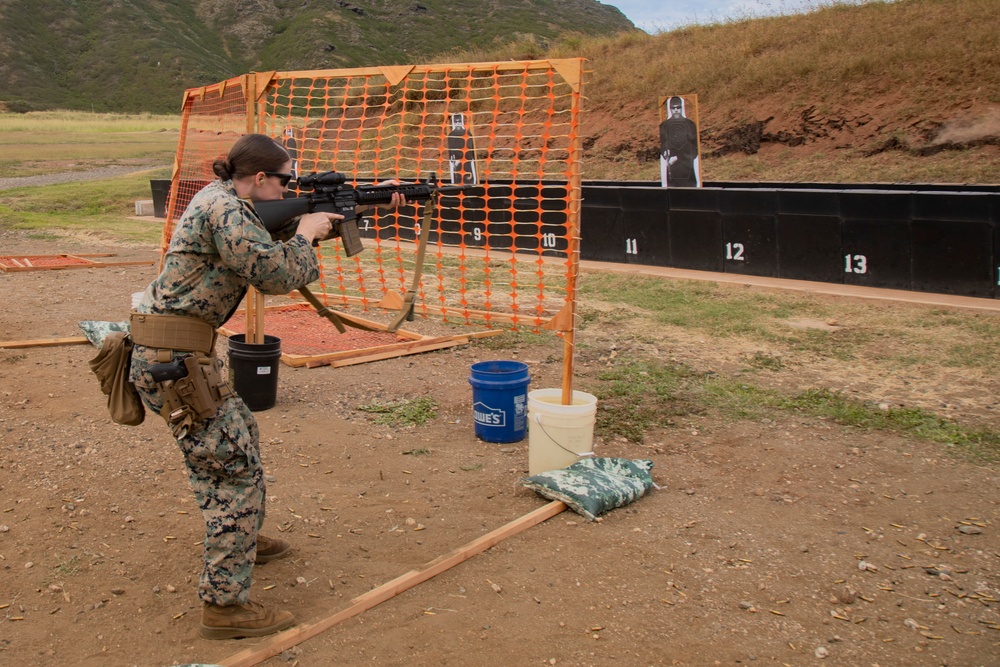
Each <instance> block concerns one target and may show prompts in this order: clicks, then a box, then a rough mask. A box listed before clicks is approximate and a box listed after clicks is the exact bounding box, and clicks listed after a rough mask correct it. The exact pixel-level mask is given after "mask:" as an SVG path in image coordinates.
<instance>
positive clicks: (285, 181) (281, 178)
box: [264, 171, 292, 187]
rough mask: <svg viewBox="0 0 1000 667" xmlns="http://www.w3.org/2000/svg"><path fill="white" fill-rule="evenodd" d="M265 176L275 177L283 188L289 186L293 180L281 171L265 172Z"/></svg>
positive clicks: (289, 175)
mask: <svg viewBox="0 0 1000 667" xmlns="http://www.w3.org/2000/svg"><path fill="white" fill-rule="evenodd" d="M264 174H265V175H266V176H274V177H275V178H276V179H278V182H279V183H281V186H282V187H284V186H286V185H288V182H289V181H290V180H292V175H291V174H283V173H281V172H280V171H265V172H264Z"/></svg>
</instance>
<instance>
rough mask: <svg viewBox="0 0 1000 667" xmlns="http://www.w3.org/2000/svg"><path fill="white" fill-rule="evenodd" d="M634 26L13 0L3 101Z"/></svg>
mask: <svg viewBox="0 0 1000 667" xmlns="http://www.w3.org/2000/svg"><path fill="white" fill-rule="evenodd" d="M621 31H635V27H634V26H633V25H632V23H631V22H630V21H629V20H628V19H626V18H625V16H624V15H623V14H622V13H621V12H620V11H618V10H617V9H616V8H614V7H611V6H610V5H603V4H601V3H600V2H597V0H506V1H505V2H498V0H465V1H464V2H463V3H462V5H461V7H460V8H459V7H457V6H456V4H455V3H452V2H448V1H447V0H407V1H406V2H397V1H395V0H355V2H348V1H347V0H332V1H329V2H308V1H302V0H77V1H76V2H66V1H65V0H4V2H0V81H2V82H3V84H4V85H3V86H2V87H0V103H5V105H6V106H7V107H8V108H10V109H12V110H28V109H51V108H64V109H83V110H89V111H114V112H139V111H150V112H175V111H178V110H179V108H180V104H181V100H182V95H183V92H184V90H185V89H186V88H191V87H196V86H202V85H206V84H211V83H215V82H217V81H220V80H223V79H227V78H229V77H232V76H236V75H239V74H243V73H245V72H249V71H253V70H258V71H266V70H270V69H278V70H294V69H325V68H342V67H360V66H371V65H389V64H403V63H410V62H426V61H427V60H428V59H429V58H430V57H432V56H433V55H435V54H439V53H441V52H443V51H448V50H451V49H454V48H456V47H460V46H461V47H469V46H476V47H488V46H491V45H494V44H496V43H499V42H502V41H504V40H508V39H510V38H511V37H517V36H519V35H531V36H534V37H537V38H538V39H542V40H550V39H553V38H555V37H557V36H559V35H561V34H564V33H567V32H574V33H579V34H589V35H604V34H608V33H616V32H621Z"/></svg>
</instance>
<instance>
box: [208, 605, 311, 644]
mask: <svg viewBox="0 0 1000 667" xmlns="http://www.w3.org/2000/svg"><path fill="white" fill-rule="evenodd" d="M293 625H295V617H294V616H292V613H291V612H290V611H274V610H271V609H267V608H266V607H264V606H263V605H259V604H257V603H256V602H252V601H250V602H247V603H246V604H234V605H229V606H226V607H220V606H219V605H214V604H209V603H208V602H206V603H204V606H203V607H202V609H201V636H202V637H204V638H205V639H241V638H243V637H263V636H265V635H271V634H274V633H275V632H278V631H280V630H284V629H285V628H290V627H292V626H293Z"/></svg>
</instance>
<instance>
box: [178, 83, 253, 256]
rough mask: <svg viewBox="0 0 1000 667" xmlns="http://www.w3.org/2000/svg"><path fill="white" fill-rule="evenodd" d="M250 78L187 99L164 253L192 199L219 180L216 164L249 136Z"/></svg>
mask: <svg viewBox="0 0 1000 667" xmlns="http://www.w3.org/2000/svg"><path fill="white" fill-rule="evenodd" d="M246 80H247V77H238V78H235V79H229V80H227V81H223V82H221V83H218V84H215V85H212V86H206V87H204V88H194V89H191V90H188V91H187V92H186V93H185V96H184V109H183V114H182V116H181V131H180V137H179V139H178V142H177V155H176V157H175V158H174V173H173V176H172V178H171V184H170V198H169V200H168V201H167V211H166V213H167V218H166V221H165V223H164V225H163V240H162V250H163V251H164V252H165V251H166V249H167V247H168V246H169V244H170V237H171V234H172V233H173V227H174V225H175V224H176V223H177V221H178V220H179V219H180V217H181V214H183V213H184V209H185V208H187V205H188V203H189V202H190V201H191V198H192V197H194V195H195V194H196V193H197V192H198V191H199V190H201V189H202V188H203V187H205V185H207V184H208V183H210V182H211V181H212V180H214V179H215V177H216V176H215V174H214V173H213V172H212V163H213V162H214V161H215V158H217V157H219V156H220V155H222V156H224V155H225V154H226V153H228V152H229V148H230V147H231V146H232V145H233V143H235V142H236V140H237V139H239V138H240V137H241V136H243V135H244V134H246V133H247V128H248V119H247V113H248V112H247V108H248V107H247V100H246V94H245V88H246Z"/></svg>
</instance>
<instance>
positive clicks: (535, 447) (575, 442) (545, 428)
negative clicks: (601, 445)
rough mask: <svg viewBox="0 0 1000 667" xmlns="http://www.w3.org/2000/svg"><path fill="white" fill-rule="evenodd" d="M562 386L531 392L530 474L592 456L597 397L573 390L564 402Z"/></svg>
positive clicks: (529, 424) (529, 394) (529, 399)
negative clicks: (566, 403)
mask: <svg viewBox="0 0 1000 667" xmlns="http://www.w3.org/2000/svg"><path fill="white" fill-rule="evenodd" d="M562 395H563V391H562V389H536V390H534V391H529V392H528V474H529V475H537V474H538V473H540V472H547V471H549V470H558V469H560V468H565V467H567V466H570V465H572V464H574V463H576V462H577V461H579V460H580V459H581V458H583V457H584V456H593V454H594V452H593V451H592V450H593V446H594V422H595V421H596V415H597V397H596V396H593V395H591V394H588V393H586V392H582V391H574V392H573V402H572V404H570V405H563V402H562Z"/></svg>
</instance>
